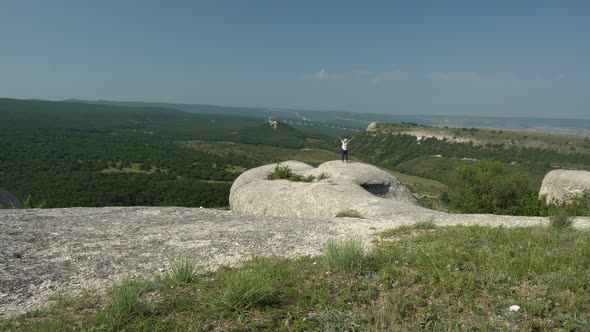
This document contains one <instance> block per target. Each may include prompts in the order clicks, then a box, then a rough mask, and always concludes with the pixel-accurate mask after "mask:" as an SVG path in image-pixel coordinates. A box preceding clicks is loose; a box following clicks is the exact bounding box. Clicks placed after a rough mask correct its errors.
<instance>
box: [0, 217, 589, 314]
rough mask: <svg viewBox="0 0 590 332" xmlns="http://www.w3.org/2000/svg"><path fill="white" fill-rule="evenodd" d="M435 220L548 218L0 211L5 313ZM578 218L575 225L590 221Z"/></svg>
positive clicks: (0, 301) (535, 221)
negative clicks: (196, 267)
mask: <svg viewBox="0 0 590 332" xmlns="http://www.w3.org/2000/svg"><path fill="white" fill-rule="evenodd" d="M424 220H431V221H433V222H435V223H436V224H437V225H455V224H466V225H468V224H482V225H490V226H500V225H503V226H533V225H539V224H546V223H547V220H546V219H545V218H530V217H528V218H527V217H509V216H493V215H451V214H443V213H437V212H432V213H428V214H424V213H407V214H397V215H395V216H392V217H391V218H388V219H372V220H371V219H352V218H329V219H304V218H296V217H271V216H260V215H256V216H254V215H247V214H234V213H232V212H230V211H220V210H212V209H196V208H178V207H105V208H67V209H32V210H0V317H4V318H6V317H10V316H13V315H16V314H20V313H23V312H25V311H27V310H30V309H33V308H37V307H39V306H42V305H44V304H45V303H46V301H47V299H48V298H49V297H50V296H51V295H53V294H55V293H56V292H57V291H66V292H67V293H69V294H73V295H76V294H78V293H79V292H80V291H82V290H85V289H91V290H94V291H97V292H99V293H101V292H104V290H106V289H107V288H108V287H109V286H111V285H112V284H113V283H115V282H117V281H119V280H121V279H122V278H123V277H125V276H127V275H133V276H137V277H148V278H149V277H152V276H153V275H154V274H159V273H166V272H167V271H168V268H169V266H170V263H171V261H172V260H173V259H174V258H175V257H177V256H180V255H191V256H193V257H195V258H196V259H197V260H198V262H199V263H200V266H201V268H203V269H208V270H211V269H215V268H217V267H219V266H222V265H235V264H237V263H239V262H240V261H242V260H244V259H248V258H250V257H252V256H253V255H264V256H269V255H276V256H281V257H298V256H306V255H318V254H320V253H321V252H322V250H323V247H324V245H325V243H326V241H327V240H329V239H345V238H355V239H360V240H363V241H367V242H368V241H370V240H371V239H373V238H374V237H375V236H376V235H377V234H378V233H379V232H381V231H383V230H386V229H391V228H395V227H398V226H400V225H408V224H410V225H411V224H413V223H415V222H417V221H424ZM589 225H590V220H589V219H588V218H578V219H577V220H576V226H577V227H588V226H589Z"/></svg>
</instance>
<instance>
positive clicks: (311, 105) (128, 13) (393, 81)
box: [0, 0, 590, 118]
mask: <svg viewBox="0 0 590 332" xmlns="http://www.w3.org/2000/svg"><path fill="white" fill-rule="evenodd" d="M0 97H5V98H19V99H47V100H62V99H70V98H77V99H89V100H99V99H102V100H118V101H154V102H176V103H196V104H214V105H223V106H247V107H273V108H275V107H276V108H291V109H310V110H345V111H355V112H371V113H385V114H434V115H472V116H503V117H510V116H524V117H554V118H590V1H567V0H563V1H542V0H537V1H518V0H512V1H502V0H497V1H496V0H495V1H483V0H482V1H478V0H471V1H442V0H441V1H420V0H416V1H345V0H338V1H320V0H316V1H307V0H297V1H280V0H272V1H270V0H269V1H258V0H248V1H243V0H242V1H238V0H236V1H224V0H215V1H196V0H195V1H174V0H170V1H150V0H142V1H132V0H117V1H111V0H101V1H87V0H75V1H74V0H72V1H60V0H51V1H46V0H41V1H30V0H17V1H12V0H0Z"/></svg>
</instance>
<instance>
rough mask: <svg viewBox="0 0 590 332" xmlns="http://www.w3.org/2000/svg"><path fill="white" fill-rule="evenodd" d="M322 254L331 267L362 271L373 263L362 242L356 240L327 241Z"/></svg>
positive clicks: (355, 271)
mask: <svg viewBox="0 0 590 332" xmlns="http://www.w3.org/2000/svg"><path fill="white" fill-rule="evenodd" d="M324 255H325V258H326V263H327V264H328V266H329V267H330V268H333V269H340V270H343V271H348V272H353V273H362V272H365V271H367V270H368V269H370V268H371V266H372V265H373V259H372V257H371V256H370V255H369V254H367V253H366V252H365V248H364V246H363V243H362V242H361V241H358V240H347V241H344V242H336V241H328V243H327V244H326V249H325V250H324Z"/></svg>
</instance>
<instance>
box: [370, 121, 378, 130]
mask: <svg viewBox="0 0 590 332" xmlns="http://www.w3.org/2000/svg"><path fill="white" fill-rule="evenodd" d="M377 123H378V122H371V123H369V125H368V126H367V131H376V130H377Z"/></svg>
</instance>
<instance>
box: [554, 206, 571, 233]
mask: <svg viewBox="0 0 590 332" xmlns="http://www.w3.org/2000/svg"><path fill="white" fill-rule="evenodd" d="M548 214H549V222H550V223H551V227H554V228H564V227H570V226H571V225H572V223H573V219H572V215H571V214H570V213H569V211H568V210H567V209H566V208H564V207H560V206H552V207H550V208H549V211H548Z"/></svg>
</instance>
